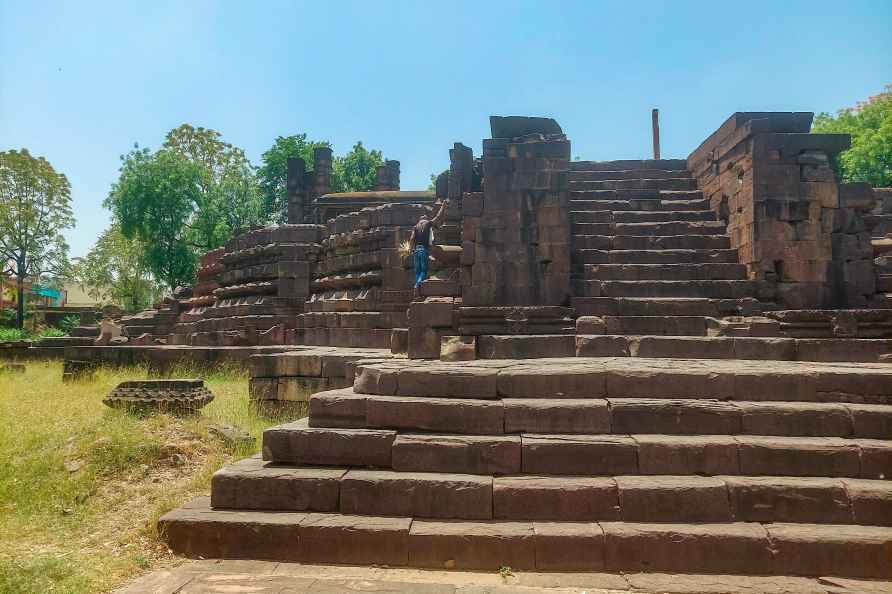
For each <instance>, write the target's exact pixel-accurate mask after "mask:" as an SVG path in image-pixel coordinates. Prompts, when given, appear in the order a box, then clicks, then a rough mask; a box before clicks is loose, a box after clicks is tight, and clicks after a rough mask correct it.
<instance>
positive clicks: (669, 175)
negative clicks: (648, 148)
mask: <svg viewBox="0 0 892 594" xmlns="http://www.w3.org/2000/svg"><path fill="white" fill-rule="evenodd" d="M567 177H568V179H569V180H570V181H602V180H608V181H609V180H616V179H676V178H688V179H690V177H691V174H690V172H689V171H687V170H678V169H675V170H673V169H627V170H616V171H585V170H571V171H570V172H569V175H568V176H567Z"/></svg>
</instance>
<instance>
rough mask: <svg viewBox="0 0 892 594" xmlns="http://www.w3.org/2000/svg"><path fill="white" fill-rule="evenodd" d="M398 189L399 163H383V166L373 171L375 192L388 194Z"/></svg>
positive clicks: (387, 161)
mask: <svg viewBox="0 0 892 594" xmlns="http://www.w3.org/2000/svg"><path fill="white" fill-rule="evenodd" d="M399 189H400V162H399V161H391V160H390V159H388V160H386V161H384V165H379V166H378V169H377V170H376V171H375V191H376V192H388V191H391V192H392V191H398V190H399Z"/></svg>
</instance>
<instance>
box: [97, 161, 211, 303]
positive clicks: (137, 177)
mask: <svg viewBox="0 0 892 594" xmlns="http://www.w3.org/2000/svg"><path fill="white" fill-rule="evenodd" d="M121 162H122V164H121V170H120V171H121V173H120V176H119V177H118V181H117V182H115V183H114V184H113V185H112V189H111V192H110V193H109V196H108V198H107V199H106V201H105V206H106V208H108V209H110V210H111V211H112V215H113V218H114V220H115V222H116V223H117V224H118V225H120V230H121V233H122V235H123V236H124V237H126V238H128V239H135V240H137V241H138V242H139V245H141V246H142V247H143V250H144V252H143V256H142V257H143V262H145V264H146V265H147V266H148V267H149V269H150V270H151V271H152V274H153V275H154V276H155V277H156V278H158V279H160V280H161V281H163V282H164V284H165V285H167V287H169V288H171V289H173V288H175V287H176V286H178V285H181V284H189V283H191V282H192V279H193V276H194V274H195V268H196V264H197V255H198V250H199V249H202V248H204V247H205V246H204V245H203V242H202V243H201V244H197V243H194V242H193V237H194V236H195V235H198V234H199V233H200V231H199V230H198V229H197V228H196V221H198V222H199V223H200V222H202V221H201V220H199V219H204V220H212V216H210V215H208V214H204V216H202V214H201V213H199V212H197V211H198V208H199V205H200V204H201V203H202V197H201V190H200V183H201V182H200V177H201V171H200V167H199V166H198V165H196V164H195V163H193V162H191V161H189V160H188V159H186V158H185V157H184V156H182V155H181V154H179V153H177V152H175V151H171V150H164V149H162V150H159V151H157V152H156V153H151V152H150V151H149V150H148V149H139V148H134V149H133V150H132V151H130V152H129V153H128V154H126V155H124V156H122V157H121Z"/></svg>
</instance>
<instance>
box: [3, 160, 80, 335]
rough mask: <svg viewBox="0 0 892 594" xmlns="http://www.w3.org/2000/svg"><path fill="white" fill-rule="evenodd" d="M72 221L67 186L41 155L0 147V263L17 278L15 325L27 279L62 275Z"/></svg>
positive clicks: (20, 318)
mask: <svg viewBox="0 0 892 594" xmlns="http://www.w3.org/2000/svg"><path fill="white" fill-rule="evenodd" d="M72 227H74V215H73V214H72V212H71V186H70V184H69V183H68V178H66V177H65V175H63V174H61V173H58V172H57V171H56V170H55V169H53V166H52V165H50V163H49V161H47V160H46V159H44V158H43V157H33V156H31V154H30V153H29V152H28V151H27V150H26V149H22V150H20V151H16V150H10V151H6V152H0V264H2V265H3V268H2V270H3V273H4V274H11V275H13V276H14V277H15V279H16V290H17V297H18V310H17V312H16V326H17V327H18V328H22V326H23V324H24V321H25V289H24V284H25V279H26V278H31V279H33V280H39V279H40V278H41V277H42V276H45V275H55V276H64V275H65V274H66V271H67V268H68V244H67V243H66V242H65V238H64V237H63V235H62V231H64V230H65V229H70V228H72Z"/></svg>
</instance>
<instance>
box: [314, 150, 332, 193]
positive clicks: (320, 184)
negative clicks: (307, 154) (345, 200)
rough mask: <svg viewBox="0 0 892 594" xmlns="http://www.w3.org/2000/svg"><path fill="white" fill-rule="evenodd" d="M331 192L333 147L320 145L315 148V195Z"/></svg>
mask: <svg viewBox="0 0 892 594" xmlns="http://www.w3.org/2000/svg"><path fill="white" fill-rule="evenodd" d="M329 192H331V148H329V147H327V146H319V147H316V148H315V149H313V197H314V198H315V197H319V196H324V195H325V194H328V193H329Z"/></svg>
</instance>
